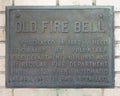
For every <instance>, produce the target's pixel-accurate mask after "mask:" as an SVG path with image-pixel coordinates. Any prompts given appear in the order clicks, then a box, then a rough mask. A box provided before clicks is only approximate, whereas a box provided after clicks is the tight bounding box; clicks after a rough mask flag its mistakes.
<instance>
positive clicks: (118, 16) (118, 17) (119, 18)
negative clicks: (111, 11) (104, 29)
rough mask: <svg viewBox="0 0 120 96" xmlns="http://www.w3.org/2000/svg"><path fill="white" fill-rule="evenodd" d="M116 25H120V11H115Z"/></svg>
mask: <svg viewBox="0 0 120 96" xmlns="http://www.w3.org/2000/svg"><path fill="white" fill-rule="evenodd" d="M115 26H120V13H119V12H118V13H115Z"/></svg>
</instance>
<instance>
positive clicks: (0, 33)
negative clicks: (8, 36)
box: [0, 29, 5, 41]
mask: <svg viewBox="0 0 120 96" xmlns="http://www.w3.org/2000/svg"><path fill="white" fill-rule="evenodd" d="M0 41H5V30H4V29H0Z"/></svg>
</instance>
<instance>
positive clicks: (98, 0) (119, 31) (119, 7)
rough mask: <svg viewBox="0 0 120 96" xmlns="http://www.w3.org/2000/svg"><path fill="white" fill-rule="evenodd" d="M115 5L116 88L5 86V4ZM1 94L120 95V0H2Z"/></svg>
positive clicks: (0, 17)
mask: <svg viewBox="0 0 120 96" xmlns="http://www.w3.org/2000/svg"><path fill="white" fill-rule="evenodd" d="M8 5H11V6H16V5H21V6H27V5H29V6H30V5H31V6H35V5H38V6H51V5H54V6H62V5H81V6H82V5H83V6H86V5H89V6H101V5H105V6H107V5H112V6H114V13H115V17H114V21H115V25H114V28H115V45H114V46H115V57H114V59H115V88H90V89H89V88H82V89H80V88H78V89H75V88H72V89H64V88H62V89H61V88H59V89H56V88H52V89H49V88H44V89H42V88H5V71H6V70H5V41H6V39H5V6H8ZM0 96H120V0H0Z"/></svg>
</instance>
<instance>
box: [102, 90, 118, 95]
mask: <svg viewBox="0 0 120 96" xmlns="http://www.w3.org/2000/svg"><path fill="white" fill-rule="evenodd" d="M104 96H120V88H114V89H105V90H104Z"/></svg>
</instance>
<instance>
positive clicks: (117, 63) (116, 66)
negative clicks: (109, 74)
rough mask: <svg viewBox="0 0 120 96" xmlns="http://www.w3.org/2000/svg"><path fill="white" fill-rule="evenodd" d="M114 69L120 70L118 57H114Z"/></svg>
mask: <svg viewBox="0 0 120 96" xmlns="http://www.w3.org/2000/svg"><path fill="white" fill-rule="evenodd" d="M115 71H120V58H116V59H115Z"/></svg>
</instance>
